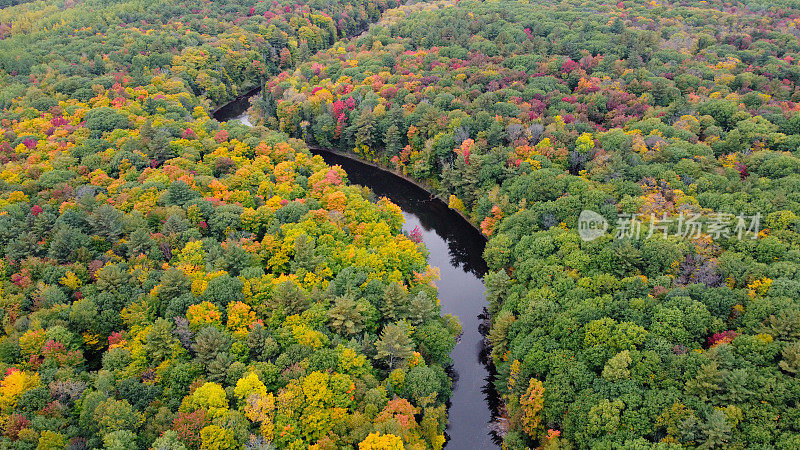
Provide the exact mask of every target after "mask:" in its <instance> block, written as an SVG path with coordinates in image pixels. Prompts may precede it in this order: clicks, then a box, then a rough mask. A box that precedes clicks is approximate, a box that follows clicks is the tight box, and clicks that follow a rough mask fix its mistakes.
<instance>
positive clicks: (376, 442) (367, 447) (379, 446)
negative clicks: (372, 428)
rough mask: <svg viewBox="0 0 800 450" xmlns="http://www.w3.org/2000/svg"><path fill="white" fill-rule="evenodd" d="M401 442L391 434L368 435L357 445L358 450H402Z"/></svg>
mask: <svg viewBox="0 0 800 450" xmlns="http://www.w3.org/2000/svg"><path fill="white" fill-rule="evenodd" d="M404 448H405V446H404V445H403V440H402V439H401V438H400V437H399V436H395V435H393V434H383V435H382V434H380V433H370V434H369V435H367V437H366V438H364V440H363V441H361V442H360V443H359V444H358V450H403V449H404Z"/></svg>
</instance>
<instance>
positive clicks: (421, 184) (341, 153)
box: [306, 142, 489, 242]
mask: <svg viewBox="0 0 800 450" xmlns="http://www.w3.org/2000/svg"><path fill="white" fill-rule="evenodd" d="M306 145H307V146H308V148H309V149H311V150H312V151H318V152H328V153H332V154H334V155H337V156H339V157H342V158H347V159H349V160H352V161H358V162H359V163H361V164H364V165H367V166H370V167H373V168H375V169H377V170H380V171H382V172H385V173H388V174H391V175H393V176H395V177H398V178H401V179H402V180H403V181H405V182H407V183H411V184H413V185H414V186H416V187H418V188H420V189H422V190H423V191H425V192H427V193H428V194H429V195H430V196H431V199H432V200H435V201H438V202H439V203H441V204H442V205H444V206H445V207H446V208H447V209H449V210H450V211H452V212H454V213H456V214H458V215H459V217H461V218H462V219H464V222H466V223H467V224H468V225H469V226H470V227H472V228H473V229H474V230H475V232H477V233H478V234H479V235H480V236H481V237H482V238H483V240H484V242H488V241H489V238H488V237H486V235H484V234H483V232H481V229H480V228H478V227H477V226H476V225H475V224H474V223H472V221H471V220H470V219H469V217H467V215H466V214H464V213H462V212H461V211H459V210H457V209H453V208H451V207H450V206H449V205H448V204H447V203H446V202H445V201H444V200H443V199H442V198H441V197H438V196H436V195H435V194H434V193H433V188H432V187H431V186H430V185H428V184H427V183H425V182H423V181H420V180H416V179H414V178H411V177H409V176H408V175H406V174H404V173H403V172H400V171H399V170H396V169H391V168H389V167H386V166H383V165H380V164H378V163H375V162H371V161H366V160H364V159H361V158H359V157H357V156H355V155H353V154H352V153H350V152H346V151H342V150H336V149H331V148H327V147H320V146H318V145H315V144H309V143H308V142H306Z"/></svg>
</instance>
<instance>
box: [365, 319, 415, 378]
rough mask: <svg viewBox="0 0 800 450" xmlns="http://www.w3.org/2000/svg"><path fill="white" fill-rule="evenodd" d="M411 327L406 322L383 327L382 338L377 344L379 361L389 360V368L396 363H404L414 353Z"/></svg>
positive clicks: (392, 367)
mask: <svg viewBox="0 0 800 450" xmlns="http://www.w3.org/2000/svg"><path fill="white" fill-rule="evenodd" d="M410 335H411V327H410V326H409V325H408V324H406V323H405V322H395V323H390V324H388V325H386V326H385V327H383V331H382V332H381V336H380V338H379V339H378V341H377V342H376V343H375V348H376V349H377V350H378V355H377V357H378V358H379V359H384V360H388V364H389V368H390V369H394V367H395V363H401V364H402V363H404V362H405V360H407V359H408V358H410V357H411V355H412V353H413V349H414V347H413V343H412V341H411V337H410Z"/></svg>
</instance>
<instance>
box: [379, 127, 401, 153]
mask: <svg viewBox="0 0 800 450" xmlns="http://www.w3.org/2000/svg"><path fill="white" fill-rule="evenodd" d="M400 139H401V136H400V129H399V128H397V125H392V126H390V127H389V128H388V129H387V130H386V135H385V136H384V138H383V140H384V142H385V143H386V154H387V155H389V156H394V155H396V154H397V153H398V152H399V151H400V144H401V142H400Z"/></svg>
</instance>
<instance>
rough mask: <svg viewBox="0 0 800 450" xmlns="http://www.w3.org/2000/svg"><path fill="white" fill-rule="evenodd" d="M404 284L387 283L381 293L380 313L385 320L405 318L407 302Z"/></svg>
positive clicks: (391, 320)
mask: <svg viewBox="0 0 800 450" xmlns="http://www.w3.org/2000/svg"><path fill="white" fill-rule="evenodd" d="M407 296H408V294H407V292H406V288H405V286H403V285H402V284H401V283H396V282H395V283H389V285H388V286H387V287H386V290H385V291H384V294H383V303H382V304H381V308H380V309H381V313H382V314H383V320H385V321H387V322H393V321H398V320H402V319H405V318H406V313H407V308H408V302H407Z"/></svg>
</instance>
